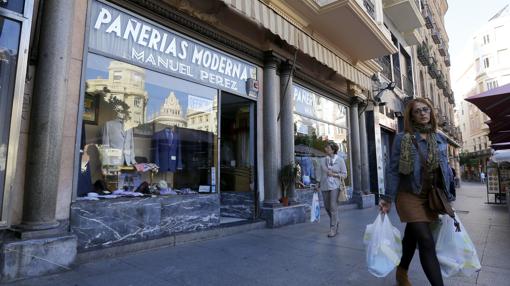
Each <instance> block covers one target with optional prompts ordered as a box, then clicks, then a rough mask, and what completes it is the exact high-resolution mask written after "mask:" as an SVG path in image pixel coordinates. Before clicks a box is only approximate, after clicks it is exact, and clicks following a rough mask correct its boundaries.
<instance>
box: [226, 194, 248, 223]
mask: <svg viewBox="0 0 510 286" xmlns="http://www.w3.org/2000/svg"><path fill="white" fill-rule="evenodd" d="M220 205H221V216H224V217H235V218H244V219H253V218H255V195H254V194H253V193H252V192H222V193H221V195H220Z"/></svg>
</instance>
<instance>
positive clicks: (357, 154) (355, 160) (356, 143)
mask: <svg viewBox="0 0 510 286" xmlns="http://www.w3.org/2000/svg"><path fill="white" fill-rule="evenodd" d="M360 102H361V99H360V98H359V97H356V96H355V97H353V98H352V101H351V108H350V113H351V114H350V118H351V126H350V129H351V155H352V158H351V159H352V160H351V162H352V164H351V165H352V183H353V197H355V198H356V197H360V196H361V148H360V136H359V120H358V116H359V114H358V112H359V110H358V105H359V103H360Z"/></svg>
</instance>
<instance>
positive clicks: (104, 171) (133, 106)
mask: <svg viewBox="0 0 510 286" xmlns="http://www.w3.org/2000/svg"><path fill="white" fill-rule="evenodd" d="M83 122H84V131H83V132H84V134H83V135H84V136H83V138H84V139H83V141H84V142H82V143H83V148H84V149H86V151H87V152H85V154H84V156H83V157H82V162H81V164H82V173H81V175H83V181H84V183H83V184H81V185H80V187H79V195H87V193H89V192H91V191H93V192H95V193H99V194H100V195H111V194H114V195H122V196H124V195H129V196H137V195H139V194H140V193H141V194H150V195H158V194H160V195H167V194H178V193H186V194H187V193H195V192H211V191H215V188H216V187H215V185H216V183H215V172H216V168H215V166H216V162H215V161H216V160H215V156H214V155H213V154H214V150H215V148H216V143H215V142H216V140H215V138H216V137H215V136H216V133H217V91H216V90H215V89H211V88H208V87H204V86H200V85H197V84H194V83H190V82H187V81H183V80H180V79H177V78H173V77H170V76H167V75H163V74H160V73H156V72H153V71H150V70H146V69H143V68H140V67H137V66H134V65H131V64H127V63H124V62H120V61H115V60H111V59H108V58H106V57H102V56H98V55H95V54H89V57H88V62H87V72H86V96H85V102H84V113H83ZM91 150H93V151H92V152H89V151H91ZM91 154H92V155H94V157H91ZM87 172H88V174H87ZM91 186H92V187H91ZM87 196H89V195H87ZM94 196H95V195H94Z"/></svg>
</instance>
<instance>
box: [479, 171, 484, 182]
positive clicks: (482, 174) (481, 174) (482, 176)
mask: <svg viewBox="0 0 510 286" xmlns="http://www.w3.org/2000/svg"><path fill="white" fill-rule="evenodd" d="M480 182H481V183H485V173H484V172H483V171H481V172H480Z"/></svg>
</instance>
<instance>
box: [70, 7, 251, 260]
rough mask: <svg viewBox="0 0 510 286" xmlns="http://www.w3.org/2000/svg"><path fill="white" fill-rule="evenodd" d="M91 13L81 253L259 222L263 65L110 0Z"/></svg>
mask: <svg viewBox="0 0 510 286" xmlns="http://www.w3.org/2000/svg"><path fill="white" fill-rule="evenodd" d="M88 15H89V19H88V23H89V25H88V33H87V35H88V41H86V43H87V46H86V48H85V51H84V67H83V70H82V90H83V92H82V93H81V94H82V97H81V100H80V102H81V103H80V104H81V106H82V108H80V109H81V110H82V111H81V112H82V113H81V115H80V116H79V117H80V118H81V120H80V121H81V124H78V125H79V126H78V132H77V134H81V137H78V138H79V140H77V141H79V142H77V147H78V148H79V155H78V156H77V163H76V170H77V172H78V175H77V176H76V177H77V178H78V179H77V184H76V186H77V187H76V200H75V202H74V203H73V204H72V206H71V218H70V225H71V229H72V232H73V233H75V234H76V235H77V236H78V249H79V250H88V249H94V248H98V247H105V246H111V245H116V244H121V243H125V242H129V241H138V240H144V239H148V238H155V237H161V236H166V235H172V234H175V233H181V232H189V231H196V230H202V229H207V228H211V227H215V226H218V225H220V223H221V222H223V221H238V220H247V219H248V220H250V219H254V218H255V217H256V216H257V208H258V199H257V198H258V188H257V180H256V178H257V172H256V170H257V168H256V130H257V124H256V122H257V120H256V118H257V114H256V110H257V108H256V106H257V102H258V81H257V79H258V78H260V73H261V69H260V68H258V67H257V66H256V65H254V64H252V63H249V62H247V61H244V60H242V59H240V58H238V57H235V56H232V55H229V54H227V53H225V52H223V51H220V50H218V49H215V48H213V47H211V46H210V45H208V44H206V43H203V42H200V41H197V40H195V39H193V38H191V37H188V36H186V35H184V34H181V33H179V32H178V31H174V30H172V29H169V28H167V27H164V26H161V25H159V24H157V23H155V22H152V21H151V20H149V19H147V18H144V17H141V16H140V15H136V14H134V13H132V12H130V11H128V10H125V9H122V8H120V7H117V6H115V5H113V4H110V3H107V2H103V1H92V2H91V4H90V7H89V14H88ZM77 153H78V152H77Z"/></svg>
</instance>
